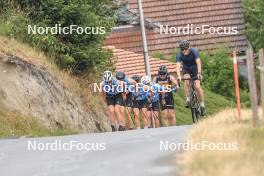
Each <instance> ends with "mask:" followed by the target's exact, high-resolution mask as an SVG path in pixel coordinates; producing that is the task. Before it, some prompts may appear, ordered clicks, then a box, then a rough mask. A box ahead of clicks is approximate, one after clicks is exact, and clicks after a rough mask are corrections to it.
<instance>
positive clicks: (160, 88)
mask: <svg viewBox="0 0 264 176" xmlns="http://www.w3.org/2000/svg"><path fill="white" fill-rule="evenodd" d="M164 90H165V88H164V86H161V85H159V84H153V85H152V86H151V91H149V92H148V93H147V96H148V97H150V96H151V92H152V94H153V97H152V101H153V102H157V101H159V92H162V91H164Z"/></svg>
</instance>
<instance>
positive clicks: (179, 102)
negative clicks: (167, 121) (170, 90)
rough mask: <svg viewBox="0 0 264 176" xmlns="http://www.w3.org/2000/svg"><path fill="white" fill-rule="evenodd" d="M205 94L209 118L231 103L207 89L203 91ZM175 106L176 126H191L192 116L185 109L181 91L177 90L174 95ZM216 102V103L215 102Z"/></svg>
mask: <svg viewBox="0 0 264 176" xmlns="http://www.w3.org/2000/svg"><path fill="white" fill-rule="evenodd" d="M204 92H205V97H206V98H205V105H206V115H207V116H210V115H213V114H215V113H217V112H219V111H221V110H223V109H224V108H227V107H231V106H232V104H234V103H232V101H230V100H228V99H227V98H226V97H223V96H221V95H217V94H215V93H213V92H211V91H209V90H207V89H205V90H204ZM174 98H175V104H176V106H175V107H176V118H177V125H186V124H189V125H190V124H192V116H191V111H190V109H188V108H185V100H186V98H185V95H184V91H183V89H181V90H179V91H178V93H177V94H176V95H175V97H174ZM215 100H217V101H215Z"/></svg>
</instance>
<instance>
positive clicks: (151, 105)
mask: <svg viewBox="0 0 264 176" xmlns="http://www.w3.org/2000/svg"><path fill="white" fill-rule="evenodd" d="M147 111H159V101H156V102H152V103H148V104H147Z"/></svg>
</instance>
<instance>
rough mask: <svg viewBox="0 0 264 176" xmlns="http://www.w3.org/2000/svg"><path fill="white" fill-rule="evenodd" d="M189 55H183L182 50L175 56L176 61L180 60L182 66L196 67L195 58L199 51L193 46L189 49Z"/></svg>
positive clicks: (197, 57)
mask: <svg viewBox="0 0 264 176" xmlns="http://www.w3.org/2000/svg"><path fill="white" fill-rule="evenodd" d="M189 51H190V53H189V55H187V56H185V55H184V54H183V53H182V52H180V53H178V54H177V56H176V62H182V63H183V68H195V67H197V64H196V59H199V58H200V56H199V52H198V51H197V49H195V48H190V49H189Z"/></svg>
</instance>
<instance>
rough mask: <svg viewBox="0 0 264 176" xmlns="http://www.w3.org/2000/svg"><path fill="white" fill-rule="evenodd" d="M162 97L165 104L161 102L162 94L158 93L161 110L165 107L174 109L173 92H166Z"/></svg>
mask: <svg viewBox="0 0 264 176" xmlns="http://www.w3.org/2000/svg"><path fill="white" fill-rule="evenodd" d="M164 99H165V105H163V104H162V95H161V94H160V96H159V102H160V107H161V110H162V111H163V110H165V109H174V98H173V93H172V92H169V93H166V95H165V98H164Z"/></svg>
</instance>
